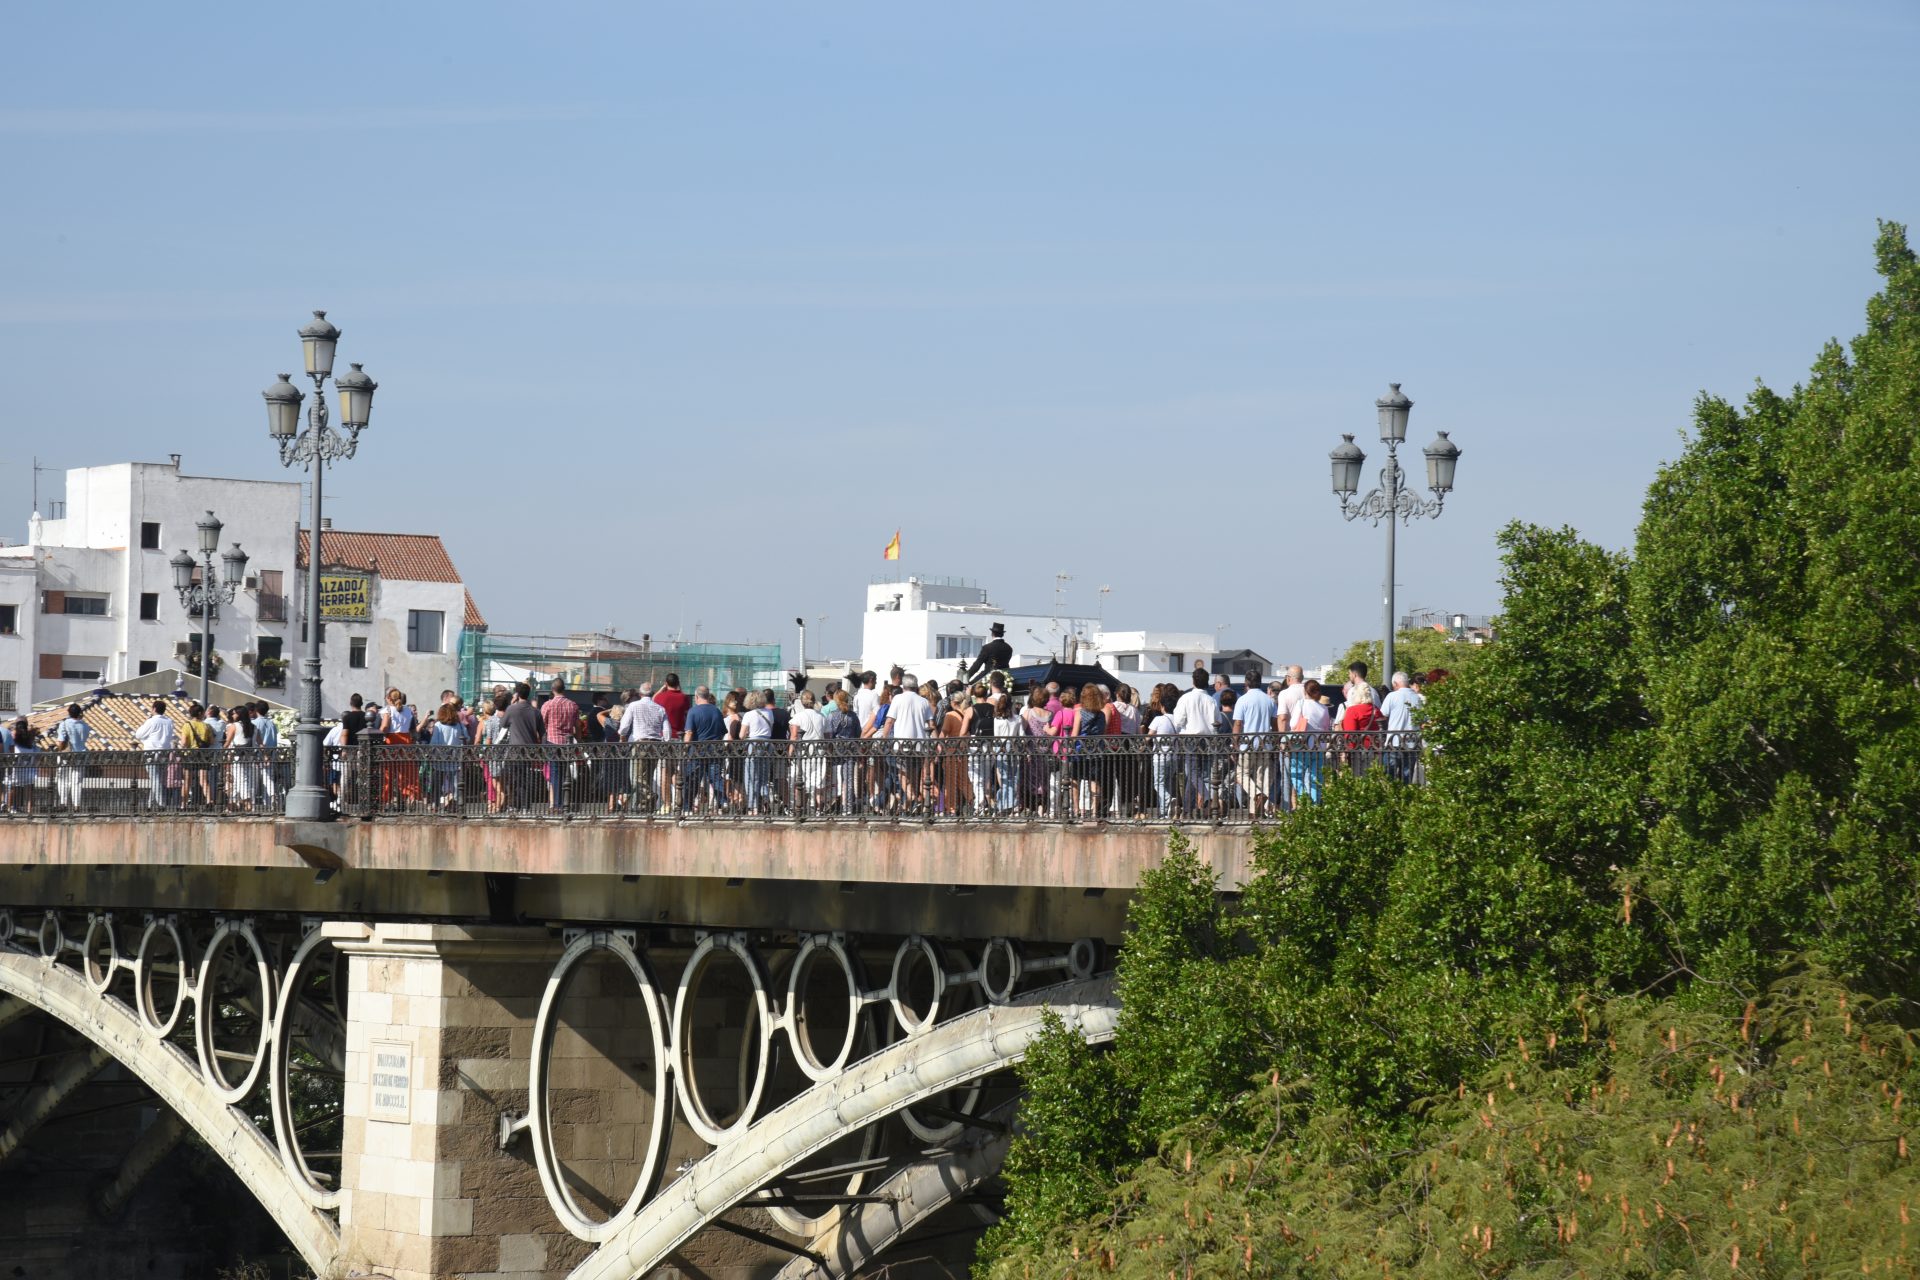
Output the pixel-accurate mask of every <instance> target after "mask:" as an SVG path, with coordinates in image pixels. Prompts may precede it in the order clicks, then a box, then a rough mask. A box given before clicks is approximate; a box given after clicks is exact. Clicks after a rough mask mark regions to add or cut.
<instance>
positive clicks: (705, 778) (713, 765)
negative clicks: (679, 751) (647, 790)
mask: <svg viewBox="0 0 1920 1280" xmlns="http://www.w3.org/2000/svg"><path fill="white" fill-rule="evenodd" d="M726 737H727V718H726V717H725V716H723V715H721V714H720V708H718V707H716V706H714V705H713V690H711V689H709V688H707V686H706V685H701V686H700V687H699V688H698V689H695V690H694V691H693V706H692V707H690V708H688V710H687V730H686V733H685V734H684V735H683V738H684V740H685V741H686V742H689V743H697V744H701V745H697V746H694V747H692V748H691V749H690V750H689V751H688V753H687V765H686V769H685V770H684V772H683V776H682V777H681V779H680V811H681V812H682V813H686V812H689V811H690V810H692V808H693V802H694V799H695V797H697V796H698V795H699V794H700V792H701V791H702V790H706V789H708V788H711V789H712V791H713V803H714V805H715V806H716V807H718V806H720V805H724V804H725V803H726V801H727V770H726V762H725V760H724V759H723V756H724V754H725V748H724V747H723V746H720V745H715V744H720V743H724V742H725V741H726Z"/></svg>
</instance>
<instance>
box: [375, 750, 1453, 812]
mask: <svg viewBox="0 0 1920 1280" xmlns="http://www.w3.org/2000/svg"><path fill="white" fill-rule="evenodd" d="M1375 769H1381V770H1385V771H1386V772H1387V773H1388V774H1389V775H1390V776H1392V777H1394V778H1397V779H1399V780H1402V781H1405V782H1410V783H1417V782H1422V781H1424V765H1423V764H1422V758H1421V743H1420V737H1419V734H1418V733H1417V732H1388V731H1385V730H1373V731H1369V732H1362V733H1340V732H1324V733H1299V734H1295V733H1276V734H1253V735H1243V736H1226V735H1198V736H1193V737H1173V736H1163V737H1150V736H1140V735H1125V736H1112V737H1087V738H929V739H921V740H903V739H864V740H861V739H853V740H844V739H828V740H819V741H811V742H792V741H778V740H769V739H763V740H759V741H749V742H641V743H575V744H570V745H552V746H538V747H526V746H493V747H472V746H448V747H429V746H393V745H384V744H381V745H363V746H355V747H349V748H346V749H345V750H344V751H343V752H342V753H341V757H340V761H339V769H338V775H339V781H338V792H339V807H340V810H341V812H342V813H345V814H351V815H356V816H361V817H374V816H387V815H398V814H441V815H448V816H460V817H473V818H502V819H505V818H529V817H530V818H539V817H546V818H553V817H595V818H603V819H605V818H612V819H621V818H626V819H666V820H696V821H697V820H721V821H766V820H789V821H792V820H804V821H832V820H844V821H865V820H870V819H875V818H879V819H883V820H884V819H887V818H905V819H914V820H921V821H928V822H943V821H947V822H1009V823H1011V822H1097V821H1140V822H1172V821H1219V822H1248V821H1252V820H1253V819H1254V818H1256V817H1257V816H1265V815H1269V814H1272V813H1274V812H1277V811H1280V810H1283V809H1287V808H1291V807H1292V806H1293V805H1295V804H1296V803H1303V802H1311V801H1313V800H1316V799H1318V798H1319V796H1320V792H1321V789H1322V788H1323V787H1324V786H1325V784H1326V781H1327V779H1328V778H1329V777H1330V776H1332V775H1334V774H1339V773H1351V774H1358V773H1366V772H1369V771H1371V770H1375ZM1256 810H1258V812H1256Z"/></svg>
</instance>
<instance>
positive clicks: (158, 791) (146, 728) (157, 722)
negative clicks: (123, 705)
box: [133, 698, 176, 809]
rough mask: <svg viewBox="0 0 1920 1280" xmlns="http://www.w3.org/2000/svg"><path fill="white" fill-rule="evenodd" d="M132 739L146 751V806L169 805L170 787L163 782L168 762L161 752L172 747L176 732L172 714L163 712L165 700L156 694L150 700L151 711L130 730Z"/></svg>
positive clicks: (163, 807) (165, 806)
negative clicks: (151, 704) (151, 701)
mask: <svg viewBox="0 0 1920 1280" xmlns="http://www.w3.org/2000/svg"><path fill="white" fill-rule="evenodd" d="M133 740H134V741H135V742H138V743H139V744H140V746H141V748H142V749H144V750H145V751H146V752H147V806H148V807H149V808H152V809H171V808H172V807H173V791H172V788H170V787H168V786H167V768H168V766H169V765H170V764H171V763H172V762H171V761H169V760H167V759H166V758H165V757H164V756H163V755H161V753H162V752H167V751H171V750H173V744H174V742H175V740H176V734H175V733H174V728H173V717H172V716H169V715H168V714H167V704H166V702H165V701H163V700H162V699H160V698H155V699H154V700H153V714H152V715H150V716H148V717H147V718H146V719H145V720H142V721H141V722H140V727H139V728H138V729H135V730H134V731H133Z"/></svg>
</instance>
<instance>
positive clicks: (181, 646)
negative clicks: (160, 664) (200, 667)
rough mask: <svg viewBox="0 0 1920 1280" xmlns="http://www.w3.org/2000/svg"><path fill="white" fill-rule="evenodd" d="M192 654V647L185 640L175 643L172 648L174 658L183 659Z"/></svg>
mask: <svg viewBox="0 0 1920 1280" xmlns="http://www.w3.org/2000/svg"><path fill="white" fill-rule="evenodd" d="M192 652H193V646H192V645H190V644H188V643H187V642H186V641H185V640H181V641H177V642H176V643H175V644H174V646H173V656H174V657H176V658H184V657H186V656H187V655H188V654H190V653H192Z"/></svg>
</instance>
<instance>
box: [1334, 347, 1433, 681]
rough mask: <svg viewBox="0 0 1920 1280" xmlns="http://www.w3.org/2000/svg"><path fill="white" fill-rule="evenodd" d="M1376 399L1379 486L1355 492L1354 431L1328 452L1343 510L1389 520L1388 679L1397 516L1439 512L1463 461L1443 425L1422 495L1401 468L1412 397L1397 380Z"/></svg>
mask: <svg viewBox="0 0 1920 1280" xmlns="http://www.w3.org/2000/svg"><path fill="white" fill-rule="evenodd" d="M1373 404H1374V408H1375V409H1376V410H1378V412H1379V416H1380V443H1382V444H1384V445H1386V446H1387V461H1386V465H1385V466H1383V467H1381V468H1380V487H1379V488H1377V489H1375V490H1373V491H1372V492H1371V493H1368V494H1367V495H1366V496H1365V497H1363V498H1358V499H1356V498H1355V497H1354V495H1355V494H1356V493H1358V492H1359V490H1360V468H1361V466H1362V465H1363V464H1364V463H1365V462H1366V460H1367V455H1366V454H1364V453H1362V452H1361V451H1360V446H1359V445H1357V444H1355V443H1354V442H1353V437H1352V436H1349V435H1343V436H1341V437H1340V441H1341V442H1340V443H1339V444H1338V445H1336V446H1334V450H1333V452H1332V453H1331V454H1330V455H1328V456H1329V458H1330V460H1331V461H1332V463H1333V492H1334V494H1335V495H1336V496H1337V497H1338V498H1339V499H1340V514H1341V515H1343V516H1345V517H1346V518H1347V519H1349V520H1361V519H1365V520H1370V521H1372V522H1373V523H1374V524H1376V525H1377V524H1379V523H1380V522H1381V521H1382V520H1384V521H1386V523H1387V580H1386V584H1385V587H1384V593H1383V594H1384V597H1385V598H1384V603H1385V606H1386V629H1385V634H1384V636H1383V640H1382V645H1381V650H1380V662H1381V669H1380V671H1378V672H1377V673H1375V674H1376V675H1377V677H1378V678H1379V679H1380V680H1381V681H1382V682H1385V681H1386V680H1388V679H1389V678H1391V676H1392V674H1393V637H1394V621H1395V620H1394V616H1393V552H1394V547H1393V527H1394V525H1395V523H1397V522H1399V523H1408V524H1411V523H1412V522H1413V518H1414V517H1415V516H1434V517H1437V516H1438V515H1439V514H1440V508H1441V507H1442V506H1443V505H1444V504H1445V503H1446V500H1447V495H1448V494H1449V493H1451V492H1453V473H1454V468H1455V467H1456V466H1457V465H1458V464H1459V461H1460V446H1459V445H1457V444H1455V443H1454V442H1453V441H1451V440H1449V439H1447V433H1446V432H1444V431H1442V432H1441V433H1440V434H1439V436H1438V438H1436V439H1435V440H1434V442H1433V443H1432V444H1430V445H1428V446H1427V447H1426V451H1425V452H1426V455H1427V488H1428V489H1430V490H1432V492H1433V497H1432V498H1430V499H1429V498H1422V497H1421V496H1420V495H1419V494H1417V493H1415V492H1413V491H1412V490H1410V489H1408V488H1407V487H1406V473H1405V472H1404V471H1402V470H1401V469H1400V446H1401V445H1402V444H1405V443H1406V440H1407V418H1408V417H1409V416H1410V415H1411V414H1412V412H1413V401H1411V400H1409V399H1407V397H1406V396H1405V395H1404V394H1403V393H1402V392H1401V390H1400V384H1399V383H1397V382H1395V383H1392V384H1390V386H1389V389H1388V391H1387V394H1386V395H1384V396H1381V397H1380V398H1379V399H1378V400H1376V401H1374V402H1373Z"/></svg>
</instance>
